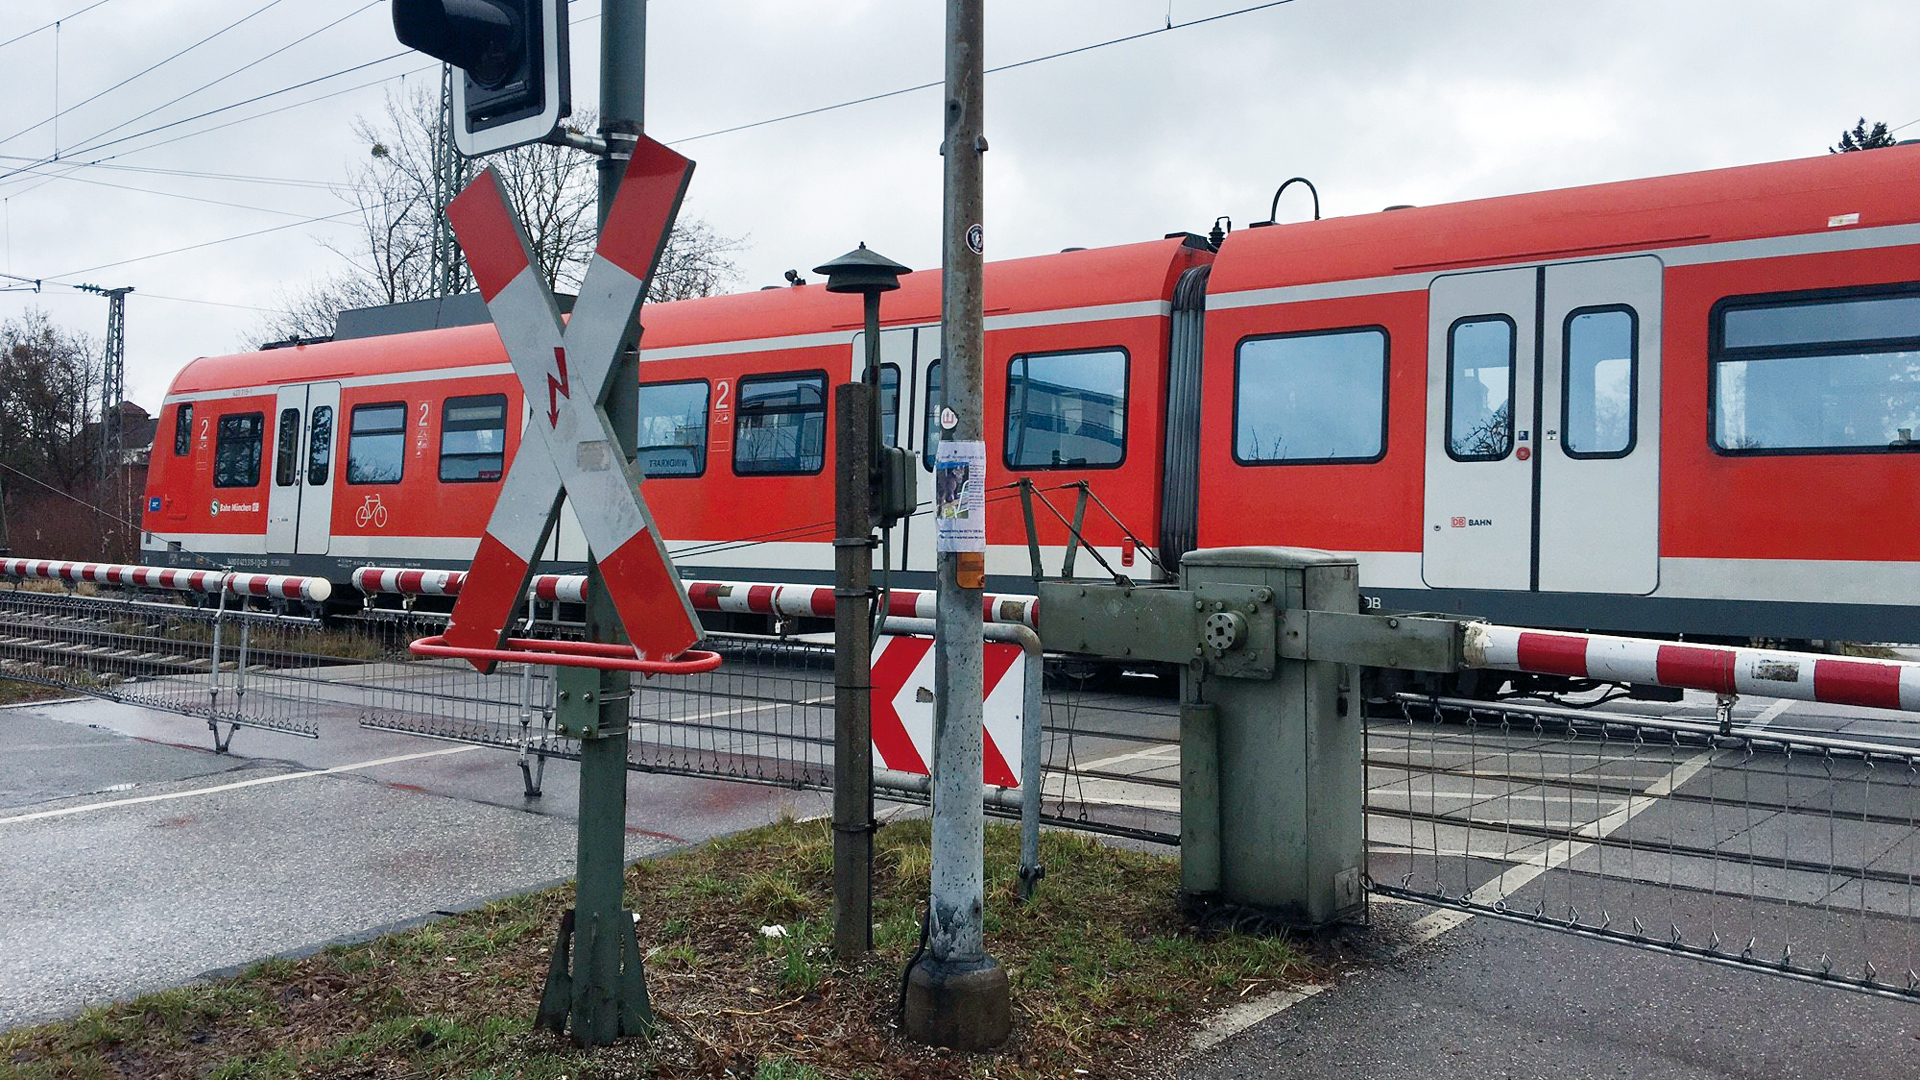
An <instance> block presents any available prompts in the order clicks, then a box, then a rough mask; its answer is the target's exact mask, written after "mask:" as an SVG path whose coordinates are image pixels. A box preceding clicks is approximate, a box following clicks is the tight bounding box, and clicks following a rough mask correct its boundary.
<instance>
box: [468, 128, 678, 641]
mask: <svg viewBox="0 0 1920 1080" xmlns="http://www.w3.org/2000/svg"><path fill="white" fill-rule="evenodd" d="M692 173H693V162H691V161H688V160H687V159H686V158H683V157H681V156H680V155H679V154H676V153H674V152H673V151H672V150H669V149H667V148H666V147H665V146H663V145H661V144H660V143H657V142H655V141H653V140H652V139H648V138H644V137H643V138H641V139H640V141H639V143H638V144H637V145H636V146H635V147H634V151H633V157H632V159H631V160H629V161H628V163H627V170H626V174H625V176H624V178H623V179H622V180H621V182H620V190H619V193H618V194H617V195H616V196H615V198H614V202H613V206H612V207H611V208H610V209H609V211H608V213H607V220H606V224H605V225H604V226H602V228H601V230H600V243H599V246H598V247H597V248H596V249H595V251H594V258H593V262H592V264H591V265H590V266H588V268H587V274H586V278H585V280H584V281H582V282H581V285H580V298H579V300H578V301H577V302H576V303H575V304H574V308H573V316H572V318H571V319H569V320H567V321H566V322H565V323H564V324H563V323H562V321H561V319H560V309H559V307H558V306H557V305H556V304H555V302H554V298H553V291H552V290H551V289H549V288H548V287H547V283H546V280H545V279H544V278H543V277H542V276H541V274H540V270H539V266H538V264H537V263H536V262H535V261H534V259H533V256H532V253H531V251H530V250H529V248H528V245H527V239H526V235H525V233H524V232H523V231H522V230H521V228H520V220H519V218H518V216H517V215H516V214H515V213H514V210H513V207H512V206H510V205H509V204H508V202H507V199H506V195H505V193H504V192H503V191H502V190H501V188H500V184H499V181H498V179H497V178H496V177H495V175H494V173H493V170H491V169H488V170H487V171H485V172H483V173H481V174H480V175H479V176H478V177H477V178H475V179H474V181H473V183H471V184H469V185H467V189H466V190H465V191H462V192H461V193H460V195H459V197H458V198H456V199H454V200H453V201H452V202H451V203H449V204H447V217H448V219H449V220H450V221H452V222H453V228H454V231H455V232H456V233H458V234H459V237H460V247H461V249H462V250H463V251H465V252H466V256H467V264H468V265H469V266H470V267H472V269H473V278H474V282H475V283H476V284H478V285H479V287H480V295H481V298H482V299H484V300H485V301H486V302H487V312H488V314H490V315H492V316H493V323H494V326H495V327H496V328H497V329H498V330H499V331H500V340H501V343H502V344H504V345H505V346H506V348H507V356H508V358H509V359H510V360H511V361H512V362H513V371H514V374H515V375H517V376H518V377H519V379H520V388H521V390H522V392H523V393H525V394H526V398H527V401H528V402H529V403H531V404H532V405H533V408H534V420H533V423H531V424H529V425H527V436H526V438H525V440H524V441H523V442H522V443H521V446H520V450H519V452H518V453H516V454H515V455H514V458H513V465H512V467H511V468H510V469H509V470H508V472H507V476H506V479H505V480H504V481H503V482H502V483H501V485H500V497H499V501H498V502H496V503H495V504H494V508H493V517H492V519H491V520H490V521H488V523H487V531H486V535H484V536H482V537H481V538H480V550H479V551H478V552H476V553H475V554H474V558H473V569H472V571H471V572H469V573H468V574H467V577H466V581H465V583H464V586H463V587H462V589H461V590H460V599H459V601H458V602H456V603H455V605H454V608H453V617H452V620H451V621H450V622H449V624H448V626H447V633H446V641H447V643H448V644H450V645H455V646H460V647H463V648H474V649H497V648H499V647H500V646H501V644H502V643H503V642H504V641H505V639H506V636H507V629H506V628H507V626H508V624H509V622H510V620H511V618H512V615H513V613H514V610H515V609H516V608H517V607H518V606H519V605H520V603H521V600H522V598H523V597H524V596H525V595H526V591H527V582H528V579H529V578H531V577H532V575H533V559H534V557H535V555H536V554H537V553H538V552H539V550H540V548H541V546H542V545H543V544H545V542H546V540H547V537H548V535H549V534H550V533H551V531H552V529H553V524H554V521H555V519H556V517H557V516H558V514H559V511H560V498H561V495H562V493H565V494H567V495H569V496H571V498H572V504H573V509H574V513H575V514H576V515H577V516H578V517H579V519H580V525H581V528H582V530H583V531H584V532H585V533H586V535H587V546H588V547H589V548H591V549H592V551H593V553H594V555H595V556H596V557H597V558H598V559H599V560H600V567H601V570H602V572H603V573H604V575H605V577H606V581H607V591H608V593H609V595H610V598H611V599H612V601H613V606H614V609H615V610H616V611H617V612H618V613H619V615H620V622H621V625H622V626H624V627H625V628H626V631H627V636H628V637H629V638H631V639H632V641H633V647H634V653H635V654H636V655H637V656H638V657H639V658H640V659H642V660H667V659H671V658H673V657H675V656H678V655H680V654H681V653H682V652H684V651H686V649H687V648H688V647H690V646H692V645H693V644H694V643H695V642H697V641H699V640H700V628H699V624H698V623H696V622H695V621H694V614H693V609H692V607H690V606H689V605H688V603H687V598H686V594H685V592H684V591H683V590H682V589H681V586H680V578H679V575H677V574H676V573H675V572H674V568H673V562H672V560H671V559H670V558H668V556H667V549H666V545H664V544H663V543H662V542H661V541H660V532H659V530H658V529H657V528H655V527H654V523H653V515H652V514H650V513H649V512H648V511H647V504H646V503H645V502H644V501H643V500H642V499H641V498H640V480H641V476H640V474H639V472H638V471H637V470H635V469H634V468H633V466H632V464H631V463H630V462H628V461H627V460H626V456H625V455H624V454H622V453H621V452H620V440H619V437H618V436H617V434H616V433H615V432H614V430H613V427H612V425H611V424H610V423H609V422H608V420H607V415H606V411H605V410H604V409H603V408H601V406H602V405H603V404H604V403H605V401H606V399H607V396H608V394H609V393H610V392H611V390H612V387H613V377H614V373H615V372H616V371H617V370H619V366H620V365H619V364H618V363H616V360H617V359H618V357H617V355H616V354H617V353H618V352H619V349H620V344H621V342H622V340H623V339H624V338H625V337H626V333H627V330H628V328H629V327H631V326H632V325H633V321H634V319H635V318H636V317H637V315H638V313H639V310H640V301H641V299H642V298H643V297H644V296H645V295H646V291H647V281H648V279H649V278H651V277H652V276H653V270H654V266H655V265H656V264H657V263H658V261H659V258H660V252H661V250H662V249H663V248H664V247H665V246H666V241H667V236H668V234H669V233H670V232H671V231H672V229H673V219H674V216H675V215H676V214H677V213H678V211H679V208H680V200H681V197H682V196H684V195H685V194H686V189H687V180H688V178H689V177H690V176H691V175H692ZM476 666H482V667H483V668H484V667H485V666H488V665H479V664H477V665H476Z"/></svg>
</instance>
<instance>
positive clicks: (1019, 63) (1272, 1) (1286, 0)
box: [667, 0, 1294, 146]
mask: <svg viewBox="0 0 1920 1080" xmlns="http://www.w3.org/2000/svg"><path fill="white" fill-rule="evenodd" d="M1293 2H1294V0H1268V2H1267V3H1264V4H1255V5H1253V6H1252V7H1244V8H1240V9H1238V10H1236V11H1223V12H1221V13H1220V14H1218V15H1208V16H1207V17H1205V18H1202V19H1189V20H1187V21H1186V22H1183V23H1174V22H1169V23H1168V24H1167V25H1166V26H1156V27H1154V28H1153V29H1152V30H1143V31H1141V32H1140V33H1137V34H1126V35H1123V36H1121V37H1117V38H1109V39H1107V40H1106V41H1096V42H1094V43H1092V44H1090V45H1081V46H1078V47H1076V48H1072V49H1062V50H1060V51H1059V52H1052V53H1047V54H1046V55H1044V56H1033V57H1028V58H1027V59H1025V60H1016V61H1014V62H1013V63H1011V64H1001V65H999V66H997V67H990V68H988V69H986V74H988V75H993V74H996V73H999V72H1002V71H1012V70H1014V69H1015V68H1023V67H1031V66H1033V65H1034V64H1043V63H1046V62H1047V61H1049V60H1059V59H1062V58H1064V57H1068V56H1078V55H1080V54H1081V53H1089V52H1093V51H1094V50H1095V49H1104V48H1106V47H1108V46H1109V45H1123V44H1125V43H1127V42H1129V41H1139V40H1140V39H1142V38H1150V37H1153V36H1155V35H1157V34H1165V33H1168V32H1170V31H1174V30H1185V29H1187V28H1189V27H1194V26H1200V25H1202V24H1204V23H1210V22H1219V21H1220V20H1221V19H1231V18H1234V17H1235V16H1239V15H1250V14H1252V13H1254V12H1256V11H1265V10H1267V9H1268V8H1277V7H1281V6H1283V5H1286V4H1291V3H1293ZM944 85H946V83H945V82H944V81H941V82H929V83H919V84H917V85H914V86H903V87H901V88H899V89H898V90H888V91H886V92H885V93H880V94H869V95H867V96H866V97H861V98H854V99H852V100H850V101H842V102H838V103H836V104H833V105H822V106H820V107H819V108H815V109H803V110H801V111H800V112H794V113H786V114H784V115H781V116H775V117H770V118H768V119H766V120H755V121H753V122H752V123H747V124H735V125H734V126H733V127H726V128H719V129H717V130H714V131H705V132H701V133H700V134H698V135H687V136H684V137H682V138H678V139H669V140H667V143H668V145H669V146H679V145H682V144H684V143H690V142H696V141H698V140H700V139H711V138H713V137H715V136H717V135H731V134H733V133H735V132H738V131H751V130H753V129H754V128H761V127H766V126H768V125H769V124H779V123H783V122H785V121H788V120H798V119H800V118H802V117H806V116H818V115H820V114H821V113H829V112H835V111H837V110H840V109H846V108H851V107H853V106H855V105H866V104H869V103H872V102H875V101H885V100H886V99H888V98H895V97H900V96H901V95H903V94H912V93H917V92H919V91H921V90H933V89H938V88H939V87H942V86H944Z"/></svg>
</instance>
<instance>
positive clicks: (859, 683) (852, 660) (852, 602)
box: [814, 244, 914, 963]
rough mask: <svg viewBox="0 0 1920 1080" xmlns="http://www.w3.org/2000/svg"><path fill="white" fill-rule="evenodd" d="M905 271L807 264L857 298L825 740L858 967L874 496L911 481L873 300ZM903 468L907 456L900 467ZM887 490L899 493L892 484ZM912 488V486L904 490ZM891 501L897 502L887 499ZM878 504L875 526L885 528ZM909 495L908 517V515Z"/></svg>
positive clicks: (865, 920) (837, 500)
mask: <svg viewBox="0 0 1920 1080" xmlns="http://www.w3.org/2000/svg"><path fill="white" fill-rule="evenodd" d="M909 272H910V271H909V270H908V269H907V268H906V267H904V266H901V265H900V264H899V263H897V262H894V261H893V260H892V259H888V258H885V257H884V256H881V255H878V254H875V253H874V252H872V251H869V250H868V249H867V245H865V244H861V245H860V246H859V247H858V248H855V249H854V250H852V251H849V252H847V253H846V254H845V255H842V256H840V257H839V258H838V259H835V260H833V261H832V262H830V263H827V264H826V265H824V266H820V267H816V268H815V269H814V273H816V274H824V275H825V276H826V279H827V291H828V292H837V293H859V294H860V295H861V296H862V297H864V300H865V306H866V324H867V342H866V359H867V367H866V371H865V373H864V374H863V375H862V377H860V378H858V379H856V380H854V381H853V382H851V383H849V384H847V385H843V386H839V387H836V388H835V390H834V405H835V421H834V432H835V456H836V460H835V473H836V480H835V485H834V525H835V527H834V534H835V539H834V542H833V548H834V590H833V596H834V624H833V638H834V660H833V676H834V677H833V684H834V701H833V704H834V710H833V711H834V728H833V730H834V741H833V952H834V956H835V957H836V958H838V959H839V960H841V961H842V962H846V963H851V962H855V961H858V960H859V959H860V958H861V957H862V956H864V955H865V954H866V952H867V951H868V950H869V949H871V948H872V947H873V879H872V871H873V724H872V715H871V709H872V702H871V699H870V696H869V695H870V693H871V689H870V685H869V684H870V682H871V675H870V673H869V669H868V665H869V658H870V657H871V656H872V654H873V624H872V623H871V622H869V621H868V605H869V603H870V602H871V601H872V599H873V547H874V539H873V529H874V524H875V522H874V518H875V516H876V515H875V503H876V501H878V502H881V503H883V504H885V503H886V502H887V500H885V499H880V500H876V498H875V496H876V494H878V493H882V492H885V491H887V490H890V485H889V484H888V483H887V478H888V477H889V476H898V477H902V478H904V480H905V482H906V483H908V484H911V483H912V481H913V479H914V477H913V473H912V472H911V469H910V468H901V467H900V465H901V464H902V463H899V462H896V461H894V458H897V457H899V456H900V455H902V454H904V453H905V452H904V451H902V450H900V449H899V448H898V447H882V446H881V445H880V294H881V293H883V292H892V291H893V290H895V289H898V288H899V287H900V275H902V274H905V273H909ZM904 464H905V465H907V466H910V465H911V460H910V459H909V460H908V461H907V462H905V463H904ZM892 486H893V487H897V486H898V482H897V481H896V483H895V484H894V485H892ZM908 490H909V491H911V488H909V489H908ZM892 501H893V503H894V504H897V503H898V502H899V500H898V499H895V500H892ZM887 509H888V507H886V506H884V505H883V506H882V507H881V510H880V514H879V515H878V516H879V517H880V518H881V524H882V525H883V526H884V525H890V524H892V522H893V521H894V520H896V519H897V518H896V517H889V515H888V513H887ZM911 510H912V503H911V498H909V501H908V504H907V512H911Z"/></svg>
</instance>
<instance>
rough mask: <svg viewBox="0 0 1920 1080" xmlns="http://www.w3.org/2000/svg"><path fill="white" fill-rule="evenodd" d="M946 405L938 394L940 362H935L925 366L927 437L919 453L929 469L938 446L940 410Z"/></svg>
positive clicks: (942, 396)
mask: <svg viewBox="0 0 1920 1080" xmlns="http://www.w3.org/2000/svg"><path fill="white" fill-rule="evenodd" d="M946 403H947V399H946V396H945V395H943V394H942V393H941V392H940V361H938V360H935V361H934V362H933V363H931V364H928V365H927V437H926V440H925V441H926V446H925V447H923V448H922V449H921V451H920V454H921V456H922V457H924V458H926V461H927V468H929V469H931V468H933V451H934V448H935V447H936V446H938V445H939V444H940V410H941V408H942V407H943V406H945V405H946Z"/></svg>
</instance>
